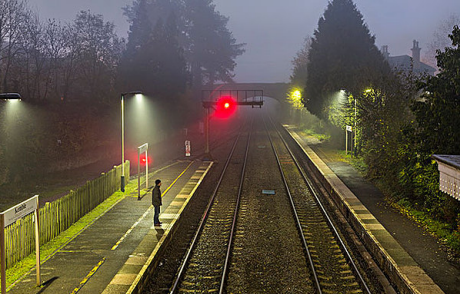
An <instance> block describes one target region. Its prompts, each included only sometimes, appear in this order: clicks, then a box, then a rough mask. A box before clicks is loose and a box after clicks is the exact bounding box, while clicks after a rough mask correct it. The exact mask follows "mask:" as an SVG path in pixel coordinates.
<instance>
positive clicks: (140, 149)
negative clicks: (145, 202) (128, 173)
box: [137, 143, 149, 200]
mask: <svg viewBox="0 0 460 294" xmlns="http://www.w3.org/2000/svg"><path fill="white" fill-rule="evenodd" d="M148 149H149V143H145V144H144V145H142V146H139V147H137V200H141V154H142V153H145V188H146V189H148V188H149V160H148V155H147V150H148Z"/></svg>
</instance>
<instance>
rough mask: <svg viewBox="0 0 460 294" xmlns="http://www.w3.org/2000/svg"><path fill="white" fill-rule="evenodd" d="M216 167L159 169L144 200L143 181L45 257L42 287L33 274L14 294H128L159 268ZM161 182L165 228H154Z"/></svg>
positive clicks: (185, 164)
mask: <svg viewBox="0 0 460 294" xmlns="http://www.w3.org/2000/svg"><path fill="white" fill-rule="evenodd" d="M212 164H213V163H212V162H207V161H201V160H176V161H174V162H172V163H169V164H167V165H165V166H163V167H161V168H157V169H156V170H154V171H153V172H151V173H150V174H149V183H152V184H150V187H149V188H148V189H143V190H142V194H141V198H140V199H139V198H138V190H137V180H135V179H132V180H131V181H130V183H129V184H128V186H127V189H126V191H129V190H131V191H132V192H131V193H130V194H126V195H124V197H122V198H121V200H119V201H118V202H117V203H116V204H114V205H113V206H112V207H110V208H109V209H107V210H106V211H105V212H104V213H102V214H101V215H100V216H99V217H98V218H97V219H96V220H94V221H93V222H92V223H91V224H90V225H88V226H87V227H86V228H85V229H83V230H81V231H80V232H78V233H76V234H75V236H73V237H72V238H71V239H70V240H69V241H68V242H67V243H66V244H64V245H63V246H61V247H60V248H59V249H58V250H56V251H55V252H54V253H53V254H52V255H51V256H42V265H41V280H42V286H41V287H37V286H36V271H35V269H33V270H31V271H30V272H29V273H28V274H26V275H25V276H23V277H22V278H21V279H19V280H18V281H16V283H14V284H13V285H12V286H10V288H9V290H8V293H13V294H16V293H18V294H19V293H20V294H27V293H69V294H70V293H77V292H78V293H93V294H94V293H126V292H127V291H129V289H130V287H134V286H135V285H136V284H137V283H138V282H139V281H140V278H139V277H141V276H142V273H143V271H145V270H147V268H148V266H149V264H150V263H152V262H154V256H155V255H156V253H157V252H158V251H159V250H161V244H162V243H163V242H165V240H167V239H168V238H169V237H170V235H171V234H170V232H171V228H173V227H174V224H175V222H176V221H177V220H178V218H180V212H181V210H182V209H183V207H185V205H186V204H187V203H188V200H189V199H190V197H192V195H193V194H194V193H195V191H196V189H197V188H198V187H199V185H200V184H201V182H202V180H203V179H204V177H205V176H206V174H207V173H208V171H209V169H210V168H211V166H212ZM144 178H145V177H144ZM155 179H161V181H162V186H161V192H162V197H163V205H162V207H161V213H160V221H161V222H162V225H161V227H158V226H154V225H153V209H152V206H151V202H152V200H151V189H152V187H151V185H153V183H154V181H155ZM129 186H131V189H128V187H129ZM133 187H135V188H133ZM43 260H45V261H43Z"/></svg>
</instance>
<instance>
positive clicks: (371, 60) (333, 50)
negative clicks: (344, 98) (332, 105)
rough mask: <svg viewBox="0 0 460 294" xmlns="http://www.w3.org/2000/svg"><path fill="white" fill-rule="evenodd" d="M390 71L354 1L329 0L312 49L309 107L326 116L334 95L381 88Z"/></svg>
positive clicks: (309, 74)
mask: <svg viewBox="0 0 460 294" xmlns="http://www.w3.org/2000/svg"><path fill="white" fill-rule="evenodd" d="M389 71H390V69H389V66H388V64H387V63H386V62H385V61H384V59H383V56H382V54H381V53H380V52H379V50H378V49H377V47H376V46H375V37H373V36H371V35H370V33H369V29H368V28H367V25H366V24H365V23H364V21H363V17H362V15H361V13H360V12H359V11H358V10H357V8H356V6H355V4H354V3H353V1H352V0H333V1H331V2H329V4H328V7H327V9H326V11H325V12H324V16H323V17H321V18H320V19H319V21H318V29H317V30H315V32H314V37H313V39H312V42H311V49H310V51H309V66H308V74H307V81H306V87H305V91H304V94H305V97H303V99H304V104H305V105H306V107H307V109H308V110H309V111H310V112H311V113H312V114H314V115H316V116H318V117H319V118H326V117H327V110H326V109H327V108H328V105H329V102H330V101H329V100H330V97H331V94H333V93H335V92H337V91H339V90H341V89H344V90H346V91H347V92H348V93H350V94H352V95H353V96H354V97H358V96H359V95H360V94H361V93H362V92H363V90H364V89H365V88H366V87H369V86H372V87H378V86H379V85H380V83H381V76H382V74H383V73H385V72H386V73H388V72H389Z"/></svg>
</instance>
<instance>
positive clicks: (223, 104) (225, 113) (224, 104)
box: [215, 96, 236, 118]
mask: <svg viewBox="0 0 460 294" xmlns="http://www.w3.org/2000/svg"><path fill="white" fill-rule="evenodd" d="M235 111H236V101H235V100H234V99H233V98H232V97H230V96H224V97H221V98H219V100H217V103H216V112H215V116H216V117H219V118H229V117H230V116H231V115H232V114H233V113H234V112H235Z"/></svg>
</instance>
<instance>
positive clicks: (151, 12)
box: [125, 0, 244, 88]
mask: <svg viewBox="0 0 460 294" xmlns="http://www.w3.org/2000/svg"><path fill="white" fill-rule="evenodd" d="M171 13H172V14H174V15H175V17H176V25H177V30H178V32H180V34H179V35H178V36H177V41H178V42H179V46H180V48H181V50H182V53H183V56H184V58H185V62H186V67H187V69H188V70H189V71H190V75H191V78H190V80H188V82H190V84H191V85H192V86H194V87H197V88H200V87H201V85H202V84H213V83H214V82H215V81H224V82H230V81H232V77H233V74H232V71H233V69H234V67H235V65H236V63H235V61H234V60H235V58H236V57H237V56H238V55H241V54H242V53H243V52H244V50H243V48H242V47H243V44H237V43H236V40H235V39H234V38H233V36H232V33H231V32H230V31H229V30H228V29H227V22H228V18H226V17H224V16H222V15H221V14H220V13H219V12H217V11H216V10H215V6H214V5H213V3H212V0H190V1H170V0H155V1H145V0H135V1H134V2H133V5H132V6H128V7H126V8H125V15H126V16H127V17H128V21H129V22H130V23H131V28H130V34H129V41H128V46H127V52H128V54H129V52H132V51H134V50H136V48H139V47H141V46H142V44H141V43H142V42H143V41H142V40H147V39H149V38H150V35H151V32H152V30H153V28H154V27H155V26H156V24H157V23H158V21H162V22H165V21H166V19H165V16H168V15H170V14H171ZM157 54H158V56H161V55H160V53H157ZM143 57H144V58H145V56H143Z"/></svg>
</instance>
